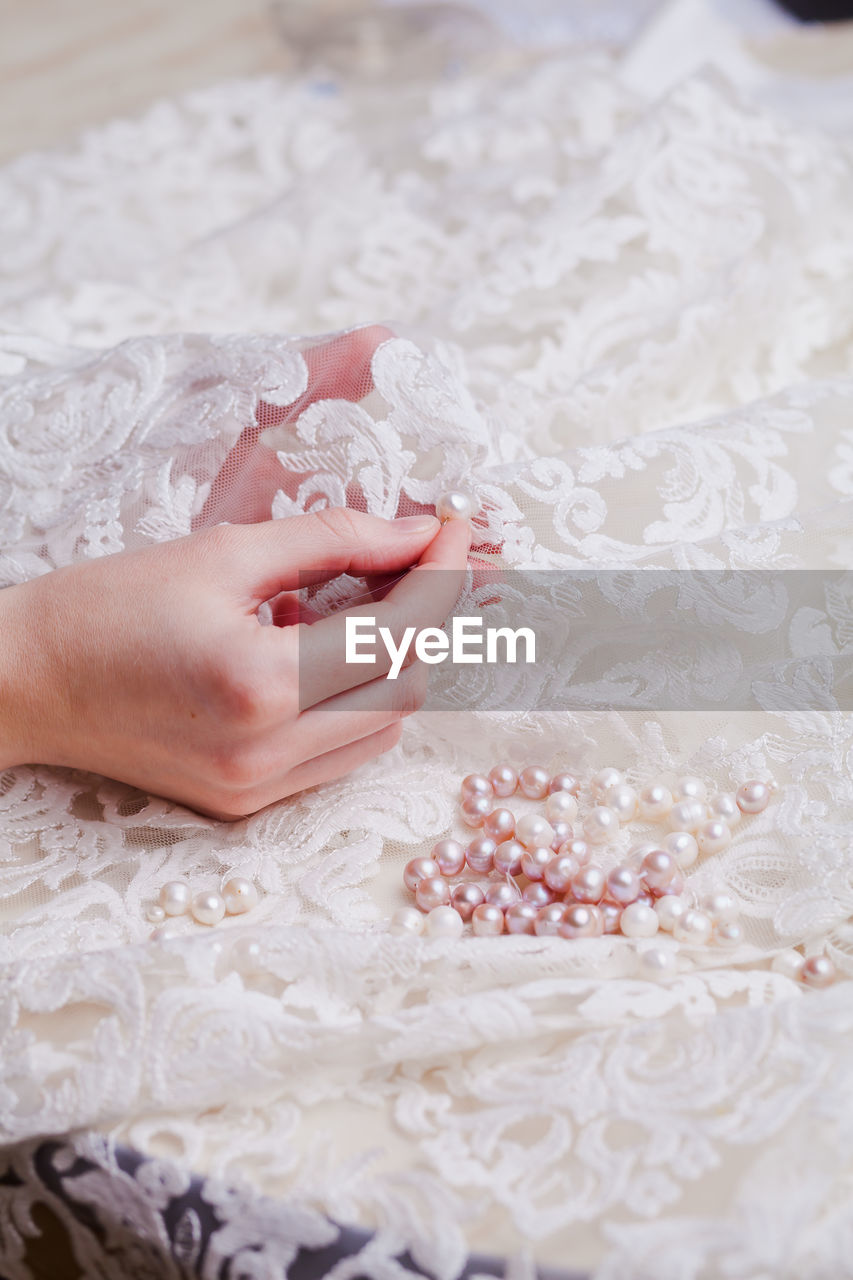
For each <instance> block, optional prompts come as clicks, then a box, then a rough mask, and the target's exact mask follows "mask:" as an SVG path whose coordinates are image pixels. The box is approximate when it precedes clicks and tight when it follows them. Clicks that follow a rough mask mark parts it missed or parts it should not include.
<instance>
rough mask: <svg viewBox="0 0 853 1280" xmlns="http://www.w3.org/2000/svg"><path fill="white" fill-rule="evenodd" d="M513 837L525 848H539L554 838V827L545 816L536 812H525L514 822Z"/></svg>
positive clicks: (548, 843)
mask: <svg viewBox="0 0 853 1280" xmlns="http://www.w3.org/2000/svg"><path fill="white" fill-rule="evenodd" d="M515 838H516V840H520V841H521V843H522V844H523V845H524V847H525V848H526V849H541V848H542V846H543V845H550V843H551V841H552V840H553V839H554V828H553V827H552V826H551V824H550V822H549V821H548V819H547V818H543V817H542V815H541V814H538V813H525V814H524V816H523V817H522V818H519V819H518V822H517V823H516V824H515Z"/></svg>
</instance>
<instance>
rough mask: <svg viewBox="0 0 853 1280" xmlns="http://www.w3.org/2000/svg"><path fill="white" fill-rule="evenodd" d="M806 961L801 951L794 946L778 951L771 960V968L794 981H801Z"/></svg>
mask: <svg viewBox="0 0 853 1280" xmlns="http://www.w3.org/2000/svg"><path fill="white" fill-rule="evenodd" d="M805 963H806V962H805V960H804V958H803V957H802V956H801V955H800V953H799V951H794V949H793V948H789V949H786V950H785V951H778V952H777V953H776V955H775V956H774V957H773V959H772V960H771V962H770V968H771V969H772V970H773V972H774V973H781V974H783V975H784V976H785V977H786V978H790V979H791V980H792V981H793V982H799V980H800V978H801V976H802V972H803V965H804V964H805Z"/></svg>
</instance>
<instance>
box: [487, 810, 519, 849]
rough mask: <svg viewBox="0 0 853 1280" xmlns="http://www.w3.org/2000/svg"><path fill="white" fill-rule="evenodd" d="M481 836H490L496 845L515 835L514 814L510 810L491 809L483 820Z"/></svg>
mask: <svg viewBox="0 0 853 1280" xmlns="http://www.w3.org/2000/svg"><path fill="white" fill-rule="evenodd" d="M483 835H484V836H491V838H492V839H493V840H495V841H496V842H497V843H498V844H500V843H501V841H502V840H509V839H510V838H511V837H512V836H514V835H515V814H514V813H513V812H512V811H511V810H510V809H493V810H492V812H491V813H490V814H489V816H488V817H487V818H485V819H484V820H483Z"/></svg>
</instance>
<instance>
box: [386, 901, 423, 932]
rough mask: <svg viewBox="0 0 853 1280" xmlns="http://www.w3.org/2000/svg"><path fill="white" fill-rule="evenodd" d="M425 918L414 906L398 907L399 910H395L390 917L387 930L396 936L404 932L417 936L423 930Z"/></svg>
mask: <svg viewBox="0 0 853 1280" xmlns="http://www.w3.org/2000/svg"><path fill="white" fill-rule="evenodd" d="M425 919H426V916H424V915H423V914H422V913H421V912H420V911H418V910H416V908H415V907H400V909H399V911H395V912H394V914H393V915H392V917H391V923H390V924H389V925H388V932H389V933H393V934H394V935H395V936H397V937H403V936H404V935H405V934H411V935H414V936H417V935H418V934H419V933H423V931H424V920H425Z"/></svg>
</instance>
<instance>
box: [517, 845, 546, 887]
mask: <svg viewBox="0 0 853 1280" xmlns="http://www.w3.org/2000/svg"><path fill="white" fill-rule="evenodd" d="M553 857H554V852H553V850H552V849H525V851H524V857H523V858H522V859H521V870H522V871H523V872H524V874H525V875H526V876H527V879H528V880H541V879H542V877H543V875H544V874H545V868H546V867H547V865H548V863H549V862H551V860H552V859H553Z"/></svg>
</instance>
